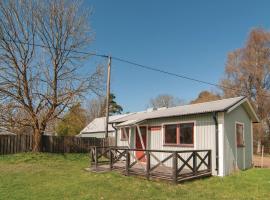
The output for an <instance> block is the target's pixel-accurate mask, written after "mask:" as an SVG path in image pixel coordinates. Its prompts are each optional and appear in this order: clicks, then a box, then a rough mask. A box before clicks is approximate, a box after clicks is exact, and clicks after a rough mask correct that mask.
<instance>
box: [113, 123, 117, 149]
mask: <svg viewBox="0 0 270 200" xmlns="http://www.w3.org/2000/svg"><path fill="white" fill-rule="evenodd" d="M112 127H113V129H114V130H115V146H116V147H117V137H118V133H117V132H118V129H117V128H116V127H115V126H114V124H113V123H112Z"/></svg>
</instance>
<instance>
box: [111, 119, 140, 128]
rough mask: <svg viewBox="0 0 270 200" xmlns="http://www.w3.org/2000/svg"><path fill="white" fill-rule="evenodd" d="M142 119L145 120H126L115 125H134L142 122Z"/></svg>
mask: <svg viewBox="0 0 270 200" xmlns="http://www.w3.org/2000/svg"><path fill="white" fill-rule="evenodd" d="M143 121H145V120H142V119H136V120H127V121H124V122H122V123H119V124H117V125H116V127H126V126H134V125H138V124H140V123H142V122H143Z"/></svg>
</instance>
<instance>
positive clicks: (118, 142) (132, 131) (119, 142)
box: [117, 127, 135, 148]
mask: <svg viewBox="0 0 270 200" xmlns="http://www.w3.org/2000/svg"><path fill="white" fill-rule="evenodd" d="M129 135H130V137H129V144H130V148H134V147H135V146H134V127H132V128H131V130H130V132H129ZM117 146H126V147H128V141H121V129H118V135H117Z"/></svg>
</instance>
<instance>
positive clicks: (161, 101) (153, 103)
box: [149, 94, 183, 108]
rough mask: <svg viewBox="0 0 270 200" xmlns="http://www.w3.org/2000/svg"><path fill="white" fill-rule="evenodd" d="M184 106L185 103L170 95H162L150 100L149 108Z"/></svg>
mask: <svg viewBox="0 0 270 200" xmlns="http://www.w3.org/2000/svg"><path fill="white" fill-rule="evenodd" d="M181 104H183V101H182V100H180V99H178V98H176V97H174V96H172V95H168V94H160V95H158V96H157V97H155V98H152V99H150V102H149V107H153V108H161V107H167V108H169V107H173V106H178V105H181Z"/></svg>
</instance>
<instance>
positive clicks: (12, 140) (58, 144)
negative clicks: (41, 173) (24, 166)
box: [0, 135, 114, 155]
mask: <svg viewBox="0 0 270 200" xmlns="http://www.w3.org/2000/svg"><path fill="white" fill-rule="evenodd" d="M113 142H114V141H113V139H111V138H109V139H104V138H81V137H74V136H47V135H44V136H42V152H50V153H86V152H89V150H90V147H91V146H100V147H102V146H108V145H112V143H113ZM32 149H33V136H31V135H0V155H5V154H14V153H20V152H29V151H32Z"/></svg>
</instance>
